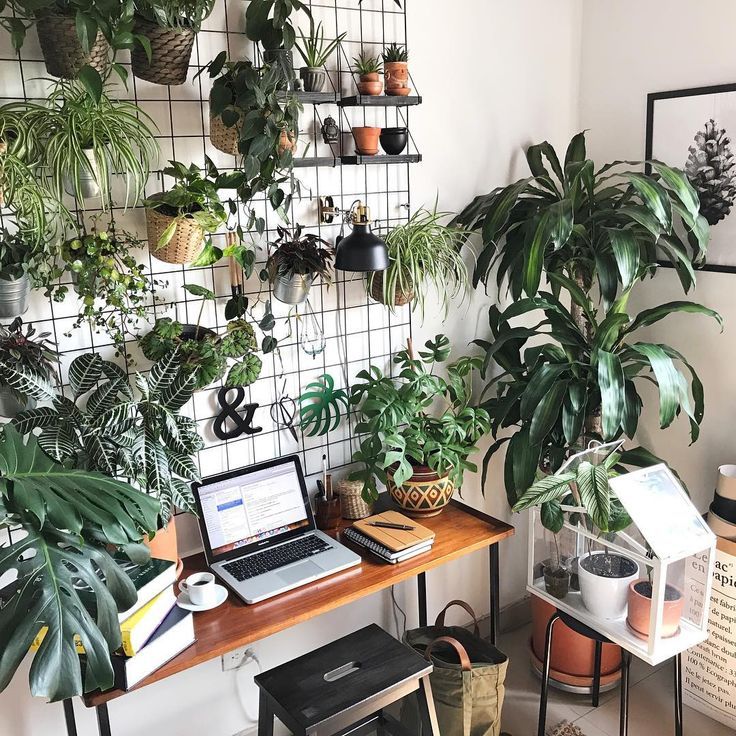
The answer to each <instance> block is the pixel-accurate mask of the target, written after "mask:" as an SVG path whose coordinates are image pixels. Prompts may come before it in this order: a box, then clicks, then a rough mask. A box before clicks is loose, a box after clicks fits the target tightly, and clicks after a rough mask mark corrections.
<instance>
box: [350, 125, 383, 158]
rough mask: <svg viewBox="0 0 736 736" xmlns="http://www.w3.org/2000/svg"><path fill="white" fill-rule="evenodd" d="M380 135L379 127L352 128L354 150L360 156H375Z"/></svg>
mask: <svg viewBox="0 0 736 736" xmlns="http://www.w3.org/2000/svg"><path fill="white" fill-rule="evenodd" d="M380 135H381V128H353V138H355V150H356V152H357V153H358V154H360V155H361V156H375V155H376V154H377V153H378V138H379V137H380Z"/></svg>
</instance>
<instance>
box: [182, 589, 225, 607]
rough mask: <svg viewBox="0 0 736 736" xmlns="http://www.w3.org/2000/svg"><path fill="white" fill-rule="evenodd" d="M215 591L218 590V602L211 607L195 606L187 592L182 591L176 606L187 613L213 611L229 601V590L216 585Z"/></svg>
mask: <svg viewBox="0 0 736 736" xmlns="http://www.w3.org/2000/svg"><path fill="white" fill-rule="evenodd" d="M215 589H216V590H217V600H216V601H215V602H214V603H211V604H210V605H209V606H195V605H194V603H192V602H191V601H190V600H189V595H188V594H187V593H186V592H185V591H182V592H181V593H179V595H178V596H177V598H176V605H177V606H179V608H184V609H185V610H187V611H211V610H212V609H213V608H217V606H221V605H222V604H223V603H224V602H225V601H226V600H227V588H225V587H224V586H222V585H218V584H217V583H215Z"/></svg>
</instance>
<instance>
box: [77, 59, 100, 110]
mask: <svg viewBox="0 0 736 736" xmlns="http://www.w3.org/2000/svg"><path fill="white" fill-rule="evenodd" d="M77 78H78V79H79V81H80V82H81V83H82V85H83V86H84V88H85V89H86V90H87V94H88V95H89V96H90V98H91V99H92V100H93V101H94V102H95V103H97V104H99V102H100V100H101V99H102V88H103V84H102V77H101V76H100V73H99V72H98V71H97V69H95V68H94V67H91V66H90V65H89V64H85V65H84V66H83V67H82V68H81V69H80V70H79V71H78V72H77Z"/></svg>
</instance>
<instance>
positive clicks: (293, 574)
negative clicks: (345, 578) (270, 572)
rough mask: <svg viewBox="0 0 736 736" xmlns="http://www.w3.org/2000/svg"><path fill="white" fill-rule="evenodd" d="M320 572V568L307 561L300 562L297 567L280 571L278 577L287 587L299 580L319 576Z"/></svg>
mask: <svg viewBox="0 0 736 736" xmlns="http://www.w3.org/2000/svg"><path fill="white" fill-rule="evenodd" d="M321 572H322V568H321V567H319V566H318V565H315V564H314V562H312V561H311V560H307V561H306V562H300V563H299V564H298V565H294V567H289V568H287V569H286V570H281V571H280V572H279V573H278V576H279V577H280V578H281V579H282V580H283V581H284V582H285V583H287V584H288V585H293V584H294V583H298V582H299V581H300V580H308V579H309V578H311V577H314V576H315V575H319V574H320V573H321Z"/></svg>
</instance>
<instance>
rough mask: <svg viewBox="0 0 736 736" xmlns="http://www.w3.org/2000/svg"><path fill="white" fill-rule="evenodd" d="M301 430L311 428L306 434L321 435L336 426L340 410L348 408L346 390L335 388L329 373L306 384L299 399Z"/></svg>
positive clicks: (338, 421)
mask: <svg viewBox="0 0 736 736" xmlns="http://www.w3.org/2000/svg"><path fill="white" fill-rule="evenodd" d="M299 403H300V404H301V408H300V410H299V414H300V416H301V426H302V431H305V432H306V430H308V429H310V428H311V431H309V432H307V436H309V437H314V436H315V435H319V436H322V435H324V434H327V432H329V431H331V430H334V429H336V428H337V425H338V424H339V423H340V417H341V411H345V412H347V411H348V410H349V408H350V403H349V401H348V395H347V392H346V391H345V390H344V389H341V388H339V389H337V390H336V389H335V379H334V378H333V377H332V376H331V375H330V374H329V373H325V374H323V375H321V376H320V377H319V378H318V379H317V380H316V381H313V382H312V383H310V384H309V385H308V386H307V389H306V391H305V392H304V393H303V394H302V395H301V397H300V399H299Z"/></svg>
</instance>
